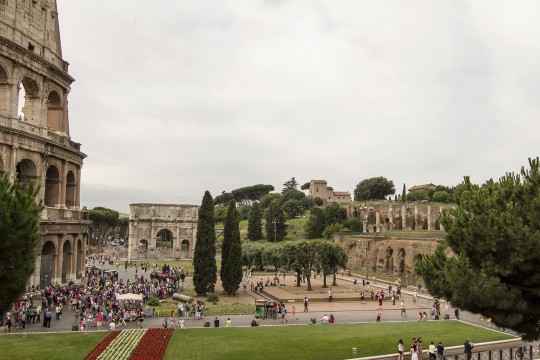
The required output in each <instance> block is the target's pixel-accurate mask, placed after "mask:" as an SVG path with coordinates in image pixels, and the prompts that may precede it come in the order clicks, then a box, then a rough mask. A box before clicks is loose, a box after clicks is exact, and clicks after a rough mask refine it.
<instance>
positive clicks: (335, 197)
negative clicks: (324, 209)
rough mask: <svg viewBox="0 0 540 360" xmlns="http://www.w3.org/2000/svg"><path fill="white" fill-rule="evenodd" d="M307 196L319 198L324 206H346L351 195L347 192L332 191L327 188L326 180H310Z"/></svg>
mask: <svg viewBox="0 0 540 360" xmlns="http://www.w3.org/2000/svg"><path fill="white" fill-rule="evenodd" d="M309 196H311V197H319V198H321V199H322V200H323V202H324V203H325V204H331V203H333V202H336V203H339V204H348V203H350V202H351V193H350V192H348V191H334V188H332V187H330V186H328V183H327V182H326V180H311V182H310V183H309Z"/></svg>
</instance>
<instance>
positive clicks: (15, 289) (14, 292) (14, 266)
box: [0, 176, 43, 319]
mask: <svg viewBox="0 0 540 360" xmlns="http://www.w3.org/2000/svg"><path fill="white" fill-rule="evenodd" d="M38 193H39V187H38V186H36V185H34V183H33V182H30V183H29V184H28V185H26V186H22V185H21V184H20V183H19V181H17V180H15V182H13V183H11V182H10V181H9V179H8V177H7V176H4V177H3V178H0V317H1V318H2V319H3V318H4V317H3V316H4V314H5V313H6V311H8V310H9V309H10V308H11V305H12V304H13V302H15V301H17V300H18V299H20V297H21V296H22V295H23V294H24V293H25V291H26V283H27V282H28V279H29V278H30V276H31V275H32V273H33V272H34V269H35V265H36V248H37V247H38V245H39V243H40V233H39V215H40V213H41V210H42V209H43V204H42V202H40V201H38V200H37V194H38Z"/></svg>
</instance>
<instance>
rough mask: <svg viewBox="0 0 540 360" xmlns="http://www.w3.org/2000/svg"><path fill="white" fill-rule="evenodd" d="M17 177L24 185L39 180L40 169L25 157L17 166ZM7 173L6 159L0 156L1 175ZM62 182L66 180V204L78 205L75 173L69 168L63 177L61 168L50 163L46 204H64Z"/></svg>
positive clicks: (46, 182) (46, 177)
mask: <svg viewBox="0 0 540 360" xmlns="http://www.w3.org/2000/svg"><path fill="white" fill-rule="evenodd" d="M15 171H16V178H17V180H19V182H20V183H21V184H22V185H23V186H24V185H26V184H28V183H29V182H30V181H34V182H38V183H39V181H38V178H39V176H38V171H37V167H36V164H35V163H34V162H33V161H32V160H30V159H23V160H21V161H19V162H18V163H17V165H16V166H15ZM5 173H6V169H5V164H4V160H3V159H2V157H0V177H1V176H3V175H4V174H5ZM62 182H65V184H66V186H65V206H67V207H70V208H71V207H75V206H77V179H76V177H75V173H74V172H73V171H72V170H69V171H68V172H67V174H66V176H65V179H63V178H62V177H61V175H60V170H59V169H58V167H57V166H56V165H50V166H49V167H48V168H47V172H46V175H45V196H44V203H45V206H50V207H53V206H57V205H64V204H62V203H63V201H62V200H61V199H62V197H61V196H60V194H61V191H62Z"/></svg>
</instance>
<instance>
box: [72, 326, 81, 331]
mask: <svg viewBox="0 0 540 360" xmlns="http://www.w3.org/2000/svg"><path fill="white" fill-rule="evenodd" d="M71 331H79V325H72V326H71Z"/></svg>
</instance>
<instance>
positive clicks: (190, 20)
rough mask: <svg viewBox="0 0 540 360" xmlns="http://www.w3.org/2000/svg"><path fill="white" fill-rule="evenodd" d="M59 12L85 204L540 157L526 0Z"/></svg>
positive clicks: (167, 5) (350, 184) (531, 6)
mask: <svg viewBox="0 0 540 360" xmlns="http://www.w3.org/2000/svg"><path fill="white" fill-rule="evenodd" d="M57 2H58V11H59V20H60V31H61V38H62V48H63V57H64V59H65V60H66V61H68V62H69V63H70V74H71V75H72V76H73V77H75V79H76V81H75V83H73V84H72V89H71V93H70V95H69V116H70V131H71V137H72V139H73V140H74V141H77V142H80V143H82V151H83V152H84V153H86V154H87V155H88V158H87V159H86V160H85V162H84V166H83V173H82V190H81V205H83V206H84V205H85V206H87V207H89V208H93V207H95V206H105V207H109V208H112V209H115V210H118V211H121V212H127V211H128V209H129V204H130V203H137V202H155V203H175V204H196V205H200V202H201V199H202V196H203V194H204V191H205V190H209V191H210V192H211V193H212V195H213V196H214V197H215V196H216V195H219V194H220V193H221V192H222V191H223V190H225V191H231V190H233V189H236V188H239V187H242V186H248V185H253V184H258V183H264V184H271V185H274V186H275V188H276V190H277V191H280V190H281V187H282V184H283V183H284V182H285V181H287V180H288V179H289V178H291V177H293V176H294V177H296V179H297V180H298V182H299V183H300V184H303V183H305V182H308V181H309V180H311V179H325V180H327V181H328V184H329V186H333V187H334V189H335V190H339V191H350V192H351V193H352V192H353V191H354V188H355V186H356V184H358V183H359V182H360V181H361V180H363V179H366V178H370V177H375V176H385V177H386V178H388V179H390V180H392V181H393V182H394V184H395V186H396V190H397V191H398V193H400V192H401V188H402V186H403V183H405V184H406V185H407V187H411V186H413V185H419V184H424V183H434V184H441V185H447V186H453V185H456V184H458V183H460V182H461V181H462V179H463V176H464V175H470V176H471V179H472V181H473V182H475V183H483V182H484V181H486V180H487V179H489V178H494V179H498V178H499V177H500V176H502V175H504V174H505V173H506V172H507V171H519V169H520V168H521V166H523V165H526V164H527V158H528V157H531V156H534V157H535V156H538V155H539V147H540V146H539V141H538V138H539V132H540V117H539V115H540V65H539V64H540V41H539V39H540V2H539V1H504V2H502V1H493V0H486V1H433V0H426V1H384V0H383V1H381V0H377V1H359V0H350V1H346V0H339V1H336V0H327V1H287V0H260V1H256V0H245V1H244V0H231V1H222V0H219V1H217V0H214V1H204V0H203V1H201V0H194V1H179V0H159V1H141V0H114V1H111V0H92V1H85V0H57Z"/></svg>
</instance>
